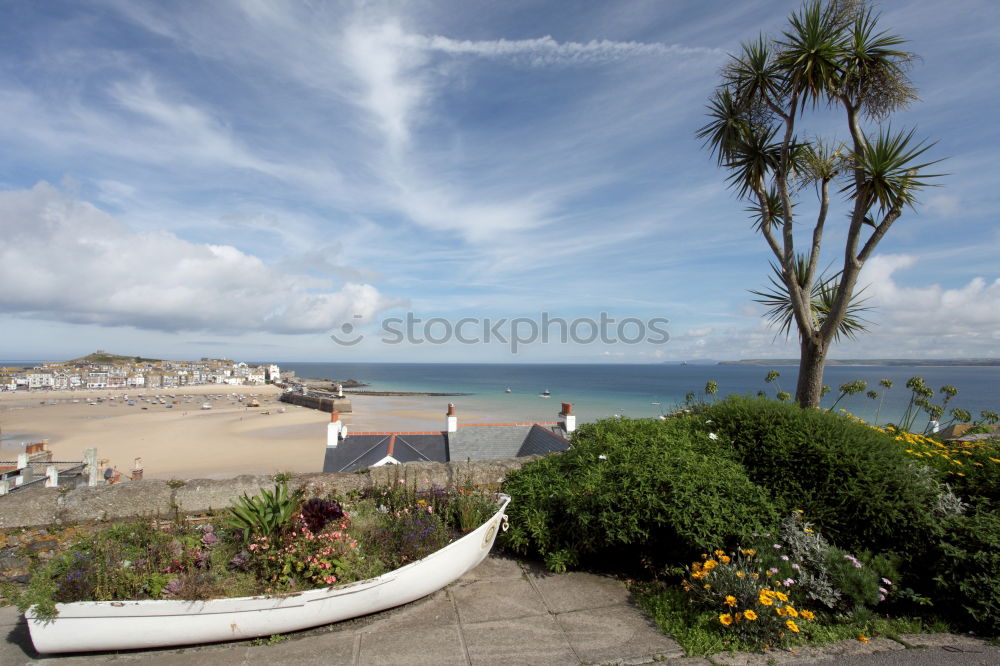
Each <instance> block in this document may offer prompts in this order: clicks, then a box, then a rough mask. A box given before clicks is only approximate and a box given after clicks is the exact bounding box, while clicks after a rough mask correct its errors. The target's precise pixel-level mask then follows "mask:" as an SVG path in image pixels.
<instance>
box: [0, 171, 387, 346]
mask: <svg viewBox="0 0 1000 666" xmlns="http://www.w3.org/2000/svg"><path fill="white" fill-rule="evenodd" d="M0 234H2V236H3V237H4V238H5V239H6V241H7V242H5V243H4V245H3V246H2V248H0V284H3V285H4V289H3V292H2V293H0V307H2V308H3V309H4V310H5V311H7V312H21V313H24V314H25V315H27V316H30V317H34V318H38V319H46V320H54V321H65V322H74V323H85V324H99V325H105V326H134V327H137V328H145V329H153V330H161V331H181V330H188V331H215V332H237V333H239V332H251V331H266V332H272V333H315V332H321V331H324V330H329V329H330V328H332V327H334V326H335V325H337V324H339V323H341V322H343V321H347V320H350V319H351V318H352V317H353V316H354V315H361V316H362V318H363V319H364V320H368V319H371V318H372V317H373V316H374V315H375V314H376V313H377V312H378V311H379V310H381V309H383V308H385V307H388V306H389V305H391V304H392V303H391V302H390V301H389V300H388V299H386V298H385V297H384V296H383V295H382V294H380V293H379V291H378V290H377V289H376V288H375V287H373V286H371V285H369V284H356V283H347V284H345V285H344V286H343V287H341V288H340V289H339V290H336V291H334V290H332V289H331V285H330V284H329V282H328V281H327V280H321V279H316V278H311V277H308V276H304V275H296V274H291V273H281V272H279V271H277V270H275V269H274V268H272V267H270V266H268V265H266V264H265V263H264V262H262V261H261V260H260V259H259V258H257V257H254V256H252V255H248V254H245V253H243V252H241V251H239V250H237V249H236V248H234V247H231V246H228V245H208V244H198V243H191V242H188V241H185V240H182V239H180V238H178V237H177V236H175V235H173V234H171V233H168V232H165V231H158V232H152V233H134V232H132V231H130V230H129V229H128V228H127V227H126V226H125V225H124V224H122V223H121V222H120V221H118V220H116V219H115V218H113V217H111V216H110V215H108V214H107V213H105V212H103V211H101V210H100V209H98V208H96V207H95V206H93V205H92V204H90V203H87V202H85V201H78V200H74V199H72V198H70V197H69V196H67V195H66V194H64V193H62V192H60V191H59V190H57V189H56V188H54V187H53V186H51V185H49V184H48V183H39V184H37V185H36V186H35V187H33V188H32V189H31V190H17V191H6V192H0Z"/></svg>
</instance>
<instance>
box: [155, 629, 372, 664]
mask: <svg viewBox="0 0 1000 666" xmlns="http://www.w3.org/2000/svg"><path fill="white" fill-rule="evenodd" d="M265 640H266V639H265ZM359 643H360V637H359V636H357V635H355V634H353V633H342V634H326V635H322V636H307V637H305V638H301V639H298V640H296V638H295V637H294V636H293V637H291V638H289V639H288V640H287V641H282V642H281V643H276V644H274V645H260V646H251V647H249V648H247V649H246V652H245V659H244V661H243V662H241V663H242V664H268V663H274V664H295V666H328V665H329V664H354V663H357V653H358V644H359ZM233 652H234V653H236V651H235V650H234V651H233ZM211 656H212V657H214V656H215V655H211ZM195 663H197V662H195ZM205 663H206V664H211V665H212V666H215V664H216V663H217V662H216V661H214V659H213V660H212V661H207V662H205ZM157 666H159V665H157ZM178 666H180V664H179V665H178ZM186 666H192V662H191V661H188V662H187V664H186Z"/></svg>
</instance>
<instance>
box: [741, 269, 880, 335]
mask: <svg viewBox="0 0 1000 666" xmlns="http://www.w3.org/2000/svg"><path fill="white" fill-rule="evenodd" d="M771 271H772V273H773V275H770V276H768V279H769V280H770V282H771V288H770V289H767V290H765V291H756V290H753V289H751V290H750V293H751V294H754V295H755V296H758V297H759V298H755V299H754V301H756V302H757V303H760V304H762V305H764V306H766V307H767V308H768V309H767V311H766V312H765V313H764V317H765V318H766V319H768V320H769V321H770V322H771V323H772V324H774V325H776V326H777V327H778V333H776V334H775V335H776V336H777V335H779V334H781V333H784V334H785V337H786V338H787V337H788V336H789V335H790V334H791V332H792V325H793V324H794V323H795V312H794V310H793V309H792V299H791V297H790V296H789V293H788V285H787V284H785V279H784V272H783V271H782V270H781V267H780V266H778V265H777V264H775V263H773V262H772V263H771ZM808 271H809V262H808V260H807V259H806V257H805V256H804V255H796V257H795V263H794V264H793V266H792V278H793V279H794V280H795V283H796V284H798V286H799V287H805V286H806V281H807V278H808V274H809V273H808ZM839 289H840V273H836V274H834V275H832V276H830V277H823V276H820V277H819V278H817V279H816V280H815V281H814V282H813V285H812V288H811V289H810V298H809V301H810V310H811V313H812V321H811V322H810V326H811V327H812V329H813V330H819V329H820V328H822V326H823V324H825V323H826V320H827V317H829V316H830V312H831V311H832V310H833V306H834V303H835V302H836V299H837V292H838V290H839ZM864 291H865V289H861V290H860V291H858V292H857V293H855V294H852V295H851V300H850V301H849V302H848V304H847V310H846V312H845V314H844V317H843V319H842V320H841V322H840V324H838V326H837V329H836V330H835V331H834V334H833V337H834V340H835V341H837V340H840V337H841V336H844V337H847V338H851V339H853V338H855V337H856V336H857V334H858V333H863V332H864V331H865V330H866V324H868V323H870V322H868V320H866V319H865V318H864V317H862V313H864V312H867V311H868V310H870V309H871V308H870V307H867V306H865V305H864V301H865V299H864V298H861V294H862V293H863V292H864Z"/></svg>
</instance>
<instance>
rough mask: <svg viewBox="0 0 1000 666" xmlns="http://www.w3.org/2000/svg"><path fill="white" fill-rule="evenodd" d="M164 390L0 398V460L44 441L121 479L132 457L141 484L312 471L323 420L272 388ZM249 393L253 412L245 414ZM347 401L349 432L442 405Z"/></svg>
mask: <svg viewBox="0 0 1000 666" xmlns="http://www.w3.org/2000/svg"><path fill="white" fill-rule="evenodd" d="M169 391H170V392H169V393H167V392H166V391H165V390H152V389H149V390H140V391H113V392H112V391H73V392H69V391H32V392H30V393H26V392H14V393H0V438H2V439H0V460H3V461H6V460H15V459H16V458H17V454H18V453H19V452H21V451H23V445H24V444H27V443H32V442H38V441H42V440H43V439H46V440H48V444H49V449H51V450H52V451H53V454H54V457H55V460H58V461H70V460H80V459H81V458H82V456H83V451H84V449H87V448H90V447H96V448H97V454H98V458H99V459H101V460H103V461H105V462H103V463H102V466H105V467H108V466H110V467H117V468H118V469H119V470H120V471H121V472H122V473H123V474H128V473H130V472H131V470H132V469H133V466H134V462H135V459H136V458H140V459H141V461H140V462H141V465H142V467H143V469H144V476H145V478H147V479H194V478H225V477H230V476H236V475H239V474H274V473H276V472H298V473H304V472H319V471H321V470H322V468H323V456H324V453H325V447H326V424H327V423H329V421H330V415H329V414H327V413H325V412H319V411H316V410H312V409H308V408H305V407H297V406H294V405H287V404H285V403H281V402H279V401H278V397H279V395H280V389H278V388H276V387H273V386H253V387H250V386H240V387H234V386H221V385H207V386H191V387H184V388H179V389H169ZM125 394H127V395H128V400H132V401H134V402H135V404H134V405H128V404H127V401H126V399H124V397H123V396H124V395H125ZM240 395H242V396H244V400H243V401H242V402H241V401H239V400H238V399H237V397H238V396H240ZM251 395H253V396H256V399H257V400H258V401H259V403H260V406H259V407H248V406H247V402H249V398H250V396H251ZM112 396H114V397H115V399H114V400H111V397H112ZM156 396H162V398H163V400H164V403H160V401H159V399H158V398H156ZM97 398H100V399H101V402H99V403H94V404H91V403H90V402H88V400H96V399H97ZM351 402H352V405H353V409H354V411H353V413H350V414H345V415H343V420H344V421H345V422H346V423H347V424H348V427H349V432H360V431H386V430H440V429H442V428H443V426H444V414H445V410H446V407H447V403H448V399H447V398H440V397H416V396H414V397H409V396H406V397H401V396H393V397H376V396H352V399H351ZM168 404H170V405H172V406H171V407H169V408H168V407H167V405H168ZM203 404H210V405H211V406H212V408H211V409H202V405H203ZM282 409H283V410H284V411H282ZM464 416H465V418H467V419H469V420H475V419H476V418H477V417H478V415H476V414H471V413H469V414H464Z"/></svg>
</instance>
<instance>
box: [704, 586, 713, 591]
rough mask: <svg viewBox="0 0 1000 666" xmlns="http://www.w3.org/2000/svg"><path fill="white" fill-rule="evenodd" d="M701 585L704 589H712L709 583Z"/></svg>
mask: <svg viewBox="0 0 1000 666" xmlns="http://www.w3.org/2000/svg"><path fill="white" fill-rule="evenodd" d="M702 587H704V588H705V589H706V590H711V589H712V586H711V585H702Z"/></svg>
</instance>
